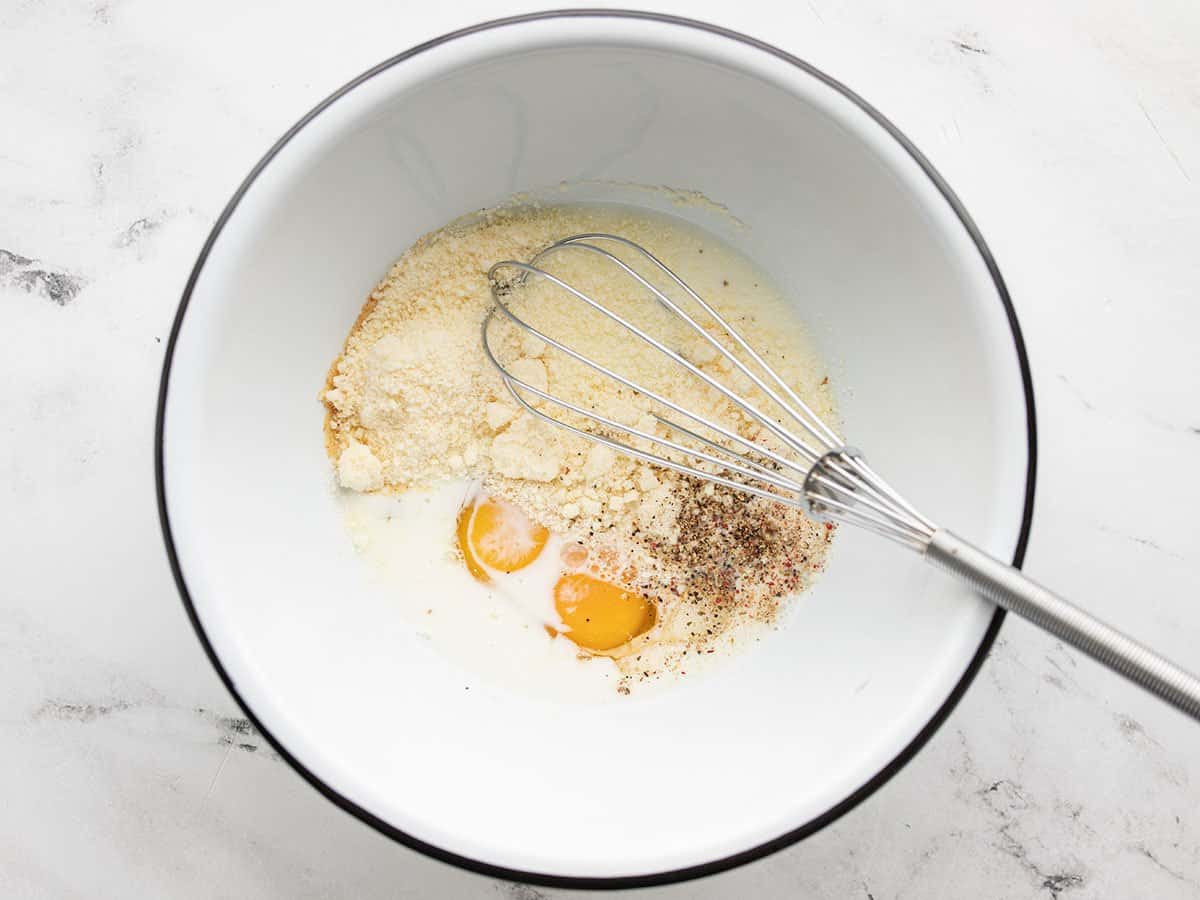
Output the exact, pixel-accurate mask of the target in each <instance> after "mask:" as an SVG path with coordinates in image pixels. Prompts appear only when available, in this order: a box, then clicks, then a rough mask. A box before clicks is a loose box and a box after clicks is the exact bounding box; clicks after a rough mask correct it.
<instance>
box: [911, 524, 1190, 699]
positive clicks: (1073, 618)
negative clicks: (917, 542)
mask: <svg viewBox="0 0 1200 900" xmlns="http://www.w3.org/2000/svg"><path fill="white" fill-rule="evenodd" d="M925 557H926V558H927V559H928V560H929V561H930V562H931V563H933V564H935V565H937V566H939V567H940V568H943V569H945V570H947V571H949V572H951V573H952V574H954V575H957V576H958V577H959V578H961V579H962V580H963V581H965V582H967V583H968V584H970V585H971V586H972V587H974V588H975V589H976V590H977V591H979V592H980V593H981V594H983V596H985V597H986V598H987V599H989V600H991V601H992V602H993V603H995V604H996V605H998V606H1001V607H1003V608H1004V609H1006V610H1008V611H1009V612H1012V613H1016V614H1017V615H1018V616H1021V617H1022V618H1024V619H1028V620H1029V621H1030V622H1032V623H1033V624H1035V625H1037V626H1038V627H1040V628H1042V629H1044V630H1046V631H1048V632H1050V633H1051V634H1053V635H1054V636H1055V637H1057V638H1059V639H1060V640H1062V641H1064V642H1065V643H1068V644H1070V645H1071V646H1072V647H1075V648H1076V649H1077V650H1082V651H1083V652H1084V653H1086V654H1087V655H1088V656H1090V657H1092V659H1095V660H1097V661H1098V662H1101V663H1103V664H1104V665H1106V666H1108V667H1109V668H1110V669H1112V670H1113V671H1115V672H1118V673H1120V674H1121V675H1124V676H1125V677H1126V678H1128V679H1129V680H1130V681H1132V682H1133V683H1134V684H1138V685H1140V686H1141V687H1143V688H1145V689H1146V690H1148V691H1150V692H1151V693H1152V694H1156V695H1157V696H1159V697H1160V698H1162V699H1163V700H1166V701H1167V702H1168V703H1170V704H1171V705H1172V706H1174V707H1176V708H1177V709H1180V710H1182V711H1183V712H1185V713H1187V714H1188V715H1189V716H1191V717H1192V718H1193V719H1197V720H1200V679H1198V678H1196V676H1194V675H1192V674H1190V673H1189V672H1186V671H1184V670H1183V669H1181V668H1179V666H1177V665H1175V664H1174V663H1172V662H1170V661H1169V660H1166V659H1164V658H1163V657H1161V656H1159V655H1158V654H1157V653H1155V652H1154V651H1153V650H1151V649H1149V648H1148V647H1145V646H1143V645H1142V644H1139V643H1138V642H1137V641H1135V640H1133V639H1132V638H1130V637H1127V636H1126V635H1124V634H1122V633H1121V632H1119V631H1117V630H1116V629H1115V628H1112V627H1110V626H1108V625H1105V624H1104V623H1103V622H1101V621H1100V620H1099V619H1096V618H1094V617H1093V616H1091V615H1089V614H1088V613H1086V612H1084V611H1083V610H1082V609H1080V608H1079V607H1078V606H1075V605H1073V604H1071V603H1068V602H1067V601H1066V600H1064V599H1063V598H1062V597H1060V596H1058V595H1057V594H1055V593H1053V592H1051V591H1048V590H1046V589H1045V588H1044V587H1042V586H1041V585H1040V584H1037V583H1036V582H1034V581H1032V580H1031V579H1029V578H1027V577H1026V576H1025V575H1023V574H1022V573H1021V572H1020V571H1018V570H1017V569H1014V568H1012V567H1011V566H1007V565H1005V564H1004V563H1002V562H1000V561H999V560H997V559H993V558H992V557H991V556H989V555H988V554H986V553H984V552H983V551H982V550H980V549H979V548H978V547H975V546H974V545H972V544H969V543H967V542H966V541H964V540H963V539H962V538H960V537H958V536H957V535H955V534H953V533H952V532H949V531H946V530H944V529H939V530H938V531H936V532H934V535H933V538H932V539H931V540H930V543H929V548H928V549H927V550H926V551H925Z"/></svg>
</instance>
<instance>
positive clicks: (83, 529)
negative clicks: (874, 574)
mask: <svg viewBox="0 0 1200 900" xmlns="http://www.w3.org/2000/svg"><path fill="white" fill-rule="evenodd" d="M654 6H655V7H656V8H658V9H661V10H663V11H669V12H677V13H679V14H683V15H691V16H695V17H698V18H705V19H709V20H713V21H716V22H719V23H720V24H724V25H727V26H730V27H733V28H737V29H739V30H743V31H747V32H749V33H751V34H755V35H758V36H761V37H763V38H765V39H767V40H770V41H772V42H774V43H776V44H778V45H780V46H782V47H784V48H786V49H788V50H790V51H792V52H794V53H796V54H798V55H800V56H802V57H804V58H806V59H808V60H809V61H811V62H813V63H814V64H816V65H817V66H819V67H821V68H823V69H825V70H826V71H827V72H829V73H831V74H832V75H834V76H835V77H837V78H839V79H841V80H843V81H845V82H847V83H848V84H849V85H850V86H851V87H852V88H854V89H856V90H857V91H859V92H860V93H861V94H863V95H864V96H865V97H867V98H868V99H869V100H870V101H871V102H873V103H874V104H876V105H877V106H878V107H879V108H881V109H882V110H883V111H884V113H885V114H886V115H888V116H889V117H890V118H891V119H892V120H893V121H894V122H896V123H897V124H898V125H899V126H900V128H901V129H903V130H904V131H905V132H907V134H908V135H909V136H910V137H912V138H913V140H914V141H915V142H916V143H917V145H918V146H920V147H921V148H922V149H923V150H924V151H925V152H926V153H927V154H928V155H929V156H930V157H931V158H932V160H933V162H934V164H935V165H937V166H938V167H939V168H940V169H941V171H942V173H943V174H944V175H945V176H946V178H947V179H948V180H949V182H950V183H951V184H952V185H953V186H954V188H955V189H956V190H957V191H958V192H959V194H960V196H961V197H962V199H963V200H964V201H965V203H966V205H967V207H968V208H969V209H970V210H971V212H972V213H973V215H974V216H975V218H976V220H977V221H978V223H979V225H980V227H981V228H982V230H983V232H984V234H985V235H986V237H987V239H988V240H989V241H990V243H991V246H992V248H993V250H994V251H995V252H996V255H997V257H998V259H999V262H1000V265H1001V268H1002V269H1003V271H1004V274H1005V276H1006V277H1007V280H1008V284H1009V286H1010V288H1011V290H1012V294H1013V298H1014V301H1015V304H1016V308H1017V310H1018V313H1019V315H1020V319H1021V322H1022V325H1023V327H1024V330H1025V337H1026V340H1027V342H1028V345H1029V350H1030V355H1031V358H1032V365H1033V372H1034V380H1035V386H1036V396H1037V403H1038V414H1039V422H1040V426H1041V427H1040V443H1041V450H1040V472H1039V477H1038V494H1037V504H1036V514H1035V518H1034V527H1033V536H1032V543H1031V545H1030V549H1029V554H1028V559H1027V569H1028V571H1030V572H1031V573H1032V574H1033V575H1034V576H1035V577H1037V578H1039V579H1040V580H1043V581H1045V582H1046V583H1048V584H1051V585H1054V586H1056V587H1058V588H1060V589H1061V590H1062V591H1063V592H1064V593H1066V594H1068V595H1069V596H1072V597H1074V598H1076V599H1077V600H1079V601H1081V602H1083V603H1084V604H1085V605H1087V606H1088V607H1090V608H1091V609H1093V610H1094V611H1095V612H1097V613H1099V614H1100V615H1102V616H1104V617H1106V618H1108V619H1110V620H1111V621H1113V622H1114V623H1116V624H1117V625H1119V626H1121V627H1124V628H1125V629H1127V630H1128V631H1130V632H1131V633H1133V634H1134V635H1136V636H1138V637H1140V638H1142V639H1144V640H1145V641H1146V642H1148V643H1150V644H1151V645H1153V646H1155V647H1157V648H1159V649H1161V650H1162V651H1163V652H1165V653H1167V654H1168V655H1170V656H1172V657H1175V658H1177V659H1178V660H1180V661H1181V662H1183V663H1185V664H1186V665H1188V666H1190V667H1192V668H1197V667H1198V666H1197V663H1198V661H1200V655H1198V654H1200V651H1198V650H1197V648H1198V647H1200V606H1198V605H1197V602H1196V598H1197V597H1198V596H1200V528H1198V526H1197V518H1196V510H1197V509H1198V508H1200V475H1198V474H1197V463H1198V462H1200V353H1198V352H1197V338H1198V336H1200V302H1197V299H1196V298H1197V290H1198V286H1200V251H1198V248H1200V65H1197V62H1196V60H1197V49H1196V48H1197V47H1200V5H1197V4H1196V3H1195V2H1194V0H1174V2H1172V0H1154V2H1149V3H1142V4H1133V3H1121V2H1117V0H1059V2H1057V3H1054V4H1046V3H1042V2H1036V0H1018V2H1014V3H995V2H992V3H988V2H983V0H978V2H970V3H964V2H962V0H932V2H924V3H921V4H900V3H891V2H886V0H864V2H859V3H855V4H843V3H838V2H833V0H805V2H802V3H795V4H768V3H757V2H742V3H738V4H732V5H728V8H725V7H726V6H727V5H725V4H721V5H718V4H717V3H715V2H704V3H701V2H695V0H694V2H692V3H680V2H673V0H670V2H668V0H662V2H657V3H655V4H654ZM918 6H919V9H918V8H917V7H918ZM511 11H516V10H515V8H513V7H509V8H502V7H500V6H499V5H497V4H489V3H484V2H478V0H476V2H466V3H458V4H448V3H443V4H424V5H423V6H422V8H420V9H418V10H406V9H404V8H402V6H401V5H400V4H396V3H389V2H383V0H342V2H340V3H338V4H332V5H330V4H320V5H317V4H311V5H308V4H285V3H268V2H265V0H210V2H208V3H205V4H203V5H197V4H181V3H171V2H161V0H94V2H87V0H62V2H47V3H34V2H23V0H8V2H5V3H3V4H0V377H2V378H3V384H4V387H3V391H2V392H0V410H2V412H3V416H2V424H0V434H2V437H0V510H2V512H0V548H2V549H0V560H2V566H0V570H2V571H3V576H4V587H3V589H2V590H0V672H2V678H3V690H2V691H0V771H2V772H3V773H4V774H3V776H2V784H3V802H0V896H3V897H6V898H10V897H53V898H60V897H61V898H66V897H88V898H97V897H132V896H146V897H171V898H189V897H195V898H210V897H231V898H234V897H236V898H256V897H288V898H317V897H361V898H374V897H379V898H383V897H389V898H390V897H412V898H422V897H443V896H447V897H464V898H470V897H511V898H520V900H530V898H538V897H543V896H547V897H566V896H586V894H582V893H581V894H578V895H576V894H572V893H571V892H563V891H552V890H543V889H534V888H530V887H526V886H519V885H508V884H503V883H499V882H494V881H490V880H488V879H486V878H483V877H480V876H476V875H471V874H466V873H463V872H460V871H458V870H456V869H452V868H449V867H447V866H444V865H442V864H440V863H436V862H433V861H431V860H429V859H426V858H424V857H422V856H419V855H418V854H416V853H413V852H410V851H408V850H406V849H404V848H402V847H399V846H397V845H395V844H392V843H391V842H390V841H388V840H387V839H385V838H383V837H381V836H379V835H378V834H376V833H374V832H373V831H371V830H370V829H368V828H367V827H366V826H364V825H362V824H360V823H359V822H357V821H356V820H354V819H352V818H350V817H349V816H347V815H344V814H343V813H341V812H340V811H338V810H337V809H336V808H334V807H333V806H332V805H330V804H329V803H328V802H326V801H325V800H324V799H323V798H321V797H320V796H319V795H318V794H317V793H316V792H315V791H314V790H312V789H311V788H309V787H308V786H307V785H306V784H305V783H304V782H303V781H302V780H301V779H300V777H299V776H297V775H296V774H294V773H293V772H292V771H291V770H290V769H289V768H287V766H286V765H284V764H283V763H282V762H280V761H279V760H278V759H277V758H276V757H275V756H274V754H273V753H272V752H271V750H270V748H269V747H267V746H266V745H265V744H264V742H263V741H262V740H261V739H260V738H259V737H258V736H256V735H255V734H254V733H253V732H252V731H251V730H250V728H249V725H248V723H246V721H245V720H244V719H242V718H241V716H240V713H239V711H238V710H237V708H236V707H235V706H234V704H233V703H232V701H231V700H230V698H229V697H228V696H227V695H226V693H225V691H224V690H223V689H222V687H221V685H220V683H219V682H218V680H217V677H216V675H215V674H214V672H213V671H212V669H211V668H210V666H209V664H208V663H207V661H206V660H205V658H204V656H203V653H202V652H201V650H200V647H199V645H198V643H197V641H196V639H195V637H194V636H193V634H192V631H191V628H190V626H189V625H188V622H187V619H186V617H185V614H184V611H183V608H182V606H181V604H180V602H179V600H178V598H177V596H176V592H175V588H174V585H173V583H172V581H171V577H170V573H169V571H168V568H167V564H166V560H165V557H164V552H163V548H162V542H161V539H160V536H159V528H158V521H157V515H156V511H155V504H154V485H153V477H152V467H151V451H152V426H153V418H154V401H155V392H156V388H157V382H158V374H159V366H160V363H161V359H162V352H163V341H164V339H165V336H166V334H167V331H168V329H169V327H170V322H171V319H172V317H173V315H174V313H175V307H176V303H177V301H178V298H179V295H180V291H181V289H182V287H183V283H184V280H185V278H186V277H187V273H188V271H189V269H190V267H191V264H192V261H193V259H194V257H195V255H196V252H197V250H198V249H199V246H200V244H201V242H202V241H203V239H204V237H205V235H206V233H207V231H208V229H209V227H210V225H211V224H212V222H213V220H214V219H215V217H216V216H217V214H218V213H219V211H220V209H221V207H222V206H223V205H224V203H225V201H226V199H227V198H228V196H229V195H230V193H231V192H232V190H233V189H234V187H235V186H236V185H237V183H238V181H239V180H240V179H241V178H242V176H243V175H244V174H245V173H246V172H247V170H248V169H249V168H250V166H251V165H252V164H253V163H254V161H255V160H256V159H257V158H258V156H259V155H260V154H261V153H262V152H263V151H264V150H265V149H266V148H267V147H268V146H269V145H270V143H271V142H272V141H273V140H274V139H275V138H276V137H277V136H278V135H279V134H280V133H281V132H282V131H283V130H284V129H285V128H286V127H287V126H288V125H290V124H291V123H292V122H293V121H294V120H295V119H296V118H298V117H299V116H300V115H301V114H302V113H303V112H304V111H305V110H307V109H308V108H309V107H310V106H311V105H312V104H313V103H315V102H316V101H317V100H318V99H320V98H321V97H322V96H323V95H325V94H327V93H328V92H329V91H331V90H332V89H333V88H335V87H337V86H338V85H340V84H341V83H343V82H344V81H346V80H347V79H349V78H350V77H352V76H353V75H355V74H357V73H358V72H360V71H361V70H363V69H364V68H366V67H368V66H369V65H371V64H373V63H375V62H377V61H379V60H381V59H383V58H385V57H387V56H390V55H392V54H393V53H395V52H397V51H399V50H402V49H404V48H406V47H408V46H410V45H412V44H415V43H417V42H420V41H422V40H425V39H426V38H429V37H432V36H434V35H437V34H439V33H442V32H444V31H447V30H450V29H452V28H455V27H458V26H461V25H466V24H470V23H472V22H475V21H479V20H482V19H486V18H492V17H495V16H497V15H501V14H504V13H507V12H511ZM645 893H646V894H647V895H652V896H655V897H668V896H670V897H701V898H716V897H729V896H754V897H758V896H762V897H776V896H778V897H800V896H803V897H819V898H874V900H892V898H928V897H953V898H964V897H980V898H1022V897H1030V898H1042V897H1045V898H1051V897H1060V896H1061V897H1063V898H1068V900H1075V898H1085V897H1096V898H1117V897H1135V896H1136V897H1155V898H1159V900H1168V898H1183V897H1198V896H1200V727H1197V726H1196V725H1195V724H1193V723H1191V722H1189V721H1187V720H1185V719H1184V718H1183V717H1182V716H1181V715H1179V714H1177V713H1175V712H1173V711H1171V710H1169V709H1167V708H1166V707H1164V706H1162V705H1160V704H1158V703H1157V702H1155V701H1153V700H1151V699H1149V698H1148V697H1146V696H1143V695H1142V694H1140V693H1139V692H1137V691H1136V690H1135V689H1133V688H1131V687H1129V686H1127V685H1125V684H1123V683H1121V682H1120V681H1119V680H1118V679H1116V678H1115V677H1112V676H1110V675H1109V674H1108V673H1106V672H1103V671H1102V670H1100V669H1099V668H1098V667H1097V666H1096V665H1094V664H1092V663H1091V662H1089V661H1087V660H1084V659H1081V658H1079V656H1078V655H1077V654H1075V653H1073V652H1071V651H1068V650H1065V649H1063V648H1062V647H1061V646H1059V645H1058V644H1056V643H1055V642H1054V641H1053V640H1051V639H1048V638H1046V637H1044V636H1043V635H1041V634H1040V633H1038V632H1036V631H1035V630H1034V629H1033V628H1031V627H1030V626H1028V625H1025V624H1024V623H1021V622H1017V621H1014V620H1013V619H1011V618H1010V619H1009V621H1008V623H1007V624H1006V625H1005V626H1004V629H1003V631H1002V633H1001V638H1000V641H999V643H998V644H997V646H996V648H995V650H994V652H993V653H992V656H991V658H990V660H989V661H988V662H987V663H986V665H985V666H984V669H983V671H982V673H981V675H980V677H979V678H978V680H977V681H976V683H975V685H974V687H973V688H972V689H971V690H970V691H969V693H968V694H967V696H966V698H965V700H964V701H963V702H962V703H961V705H960V706H959V707H958V709H957V710H956V711H955V712H954V714H953V715H952V717H951V718H950V720H949V721H948V722H947V723H946V725H945V726H944V727H943V728H942V730H941V731H940V732H939V733H938V734H937V735H936V736H935V737H934V739H933V740H932V741H931V742H930V744H929V745H928V747H927V748H926V749H925V750H924V751H923V752H921V753H920V754H919V756H918V757H917V758H916V759H915V760H914V761H913V762H912V763H911V764H910V765H909V766H908V767H907V768H905V769H904V770H903V771H902V772H901V773H900V774H899V775H898V776H897V777H896V778H894V779H893V780H892V781H891V782H890V783H889V784H887V785H886V786H885V787H884V788H883V789H882V790H881V791H879V792H878V793H877V794H875V795H874V796H873V797H871V798H870V799H869V800H867V801H866V802H865V803H864V804H862V805H861V806H860V807H858V808H857V809H855V810H854V811H853V812H851V813H850V814H849V815H847V816H846V817H845V818H843V819H841V820H840V821H838V822H837V823H836V824H834V825H833V826H831V827H829V828H827V829H825V830H824V831H822V832H821V833H819V834H818V835H816V836H814V837H812V838H810V839H809V840H807V841H805V842H803V843H801V844H800V845H798V846H795V847H792V848H791V849H788V850H786V851H784V852H781V853H778V854H776V855H774V856H772V857H769V858H768V859H766V860H765V861H762V862H759V863H755V864H752V865H749V866H746V867H744V868H741V869H739V870H736V871H734V872H731V873H727V874H724V875H721V876H718V877H714V878H710V879H706V880H703V881H700V882H695V883H692V884H687V885H682V886H675V887H669V888H661V889H654V890H650V891H646V892H645Z"/></svg>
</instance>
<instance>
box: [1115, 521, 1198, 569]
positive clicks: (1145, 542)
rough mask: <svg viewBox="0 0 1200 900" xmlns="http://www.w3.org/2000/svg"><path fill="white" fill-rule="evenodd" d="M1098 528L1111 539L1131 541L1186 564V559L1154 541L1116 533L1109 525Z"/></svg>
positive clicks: (1121, 532)
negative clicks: (1110, 536) (1111, 537)
mask: <svg viewBox="0 0 1200 900" xmlns="http://www.w3.org/2000/svg"><path fill="white" fill-rule="evenodd" d="M1099 528H1100V530H1101V531H1103V532H1104V533H1105V534H1111V535H1112V536H1113V537H1117V538H1121V539H1123V540H1126V541H1132V542H1133V543H1135V544H1140V545H1141V546H1143V547H1146V548H1148V549H1150V550H1154V551H1156V552H1158V553H1161V554H1163V555H1164V556H1169V557H1171V559H1177V560H1179V561H1181V562H1187V558H1186V557H1184V556H1182V555H1181V554H1179V553H1176V552H1174V551H1173V550H1168V549H1167V548H1166V547H1163V546H1162V545H1161V544H1159V543H1157V542H1155V541H1152V540H1150V539H1149V538H1143V537H1138V536H1137V535H1136V534H1129V533H1127V532H1124V531H1118V530H1117V529H1115V528H1112V527H1111V526H1109V525H1100V526H1099Z"/></svg>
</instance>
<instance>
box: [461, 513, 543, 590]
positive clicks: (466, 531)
mask: <svg viewBox="0 0 1200 900" xmlns="http://www.w3.org/2000/svg"><path fill="white" fill-rule="evenodd" d="M549 538H550V532H549V531H547V530H546V529H545V528H543V527H542V526H541V525H538V524H537V523H536V522H533V521H532V520H530V518H529V517H528V516H527V515H525V513H523V512H522V511H521V510H520V509H518V508H517V507H516V506H513V504H511V503H508V502H506V501H504V500H496V499H494V498H491V497H489V498H486V499H482V500H476V501H475V502H474V503H472V504H471V505H470V506H464V507H463V508H462V511H461V512H460V513H459V514H458V546H459V548H460V549H461V550H462V554H463V560H464V562H466V564H467V569H468V570H469V571H470V572H471V574H472V575H474V576H475V577H476V578H478V579H479V580H480V581H489V580H490V576H489V574H488V571H487V568H485V566H486V567H489V568H491V569H493V570H495V571H497V572H505V573H508V572H515V571H517V570H518V569H523V568H525V566H527V565H529V564H530V563H531V562H533V561H534V560H535V559H537V558H538V554H539V553H541V552H542V548H543V547H545V546H546V541H547V540H549Z"/></svg>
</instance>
